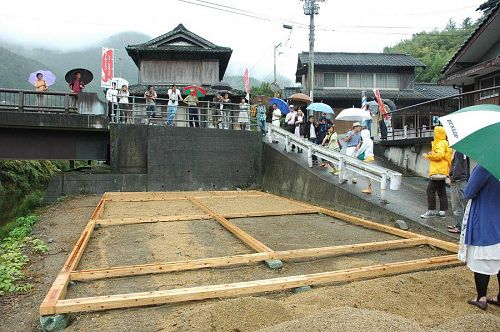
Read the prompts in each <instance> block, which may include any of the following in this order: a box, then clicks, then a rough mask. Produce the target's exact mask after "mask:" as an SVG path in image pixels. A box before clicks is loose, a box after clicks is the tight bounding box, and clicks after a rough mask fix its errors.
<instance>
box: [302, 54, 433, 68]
mask: <svg viewBox="0 0 500 332" xmlns="http://www.w3.org/2000/svg"><path fill="white" fill-rule="evenodd" d="M308 63H309V52H302V53H300V54H299V64H306V65H307V64H308ZM314 64H315V65H328V66H370V67H425V64H424V63H423V62H421V61H420V60H417V59H415V58H414V57H412V56H410V55H406V54H392V53H344V52H314Z"/></svg>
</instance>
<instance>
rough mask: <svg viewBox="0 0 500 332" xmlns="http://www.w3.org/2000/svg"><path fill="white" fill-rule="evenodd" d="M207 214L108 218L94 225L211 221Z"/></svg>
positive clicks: (98, 220) (99, 220) (97, 221)
mask: <svg viewBox="0 0 500 332" xmlns="http://www.w3.org/2000/svg"><path fill="white" fill-rule="evenodd" d="M211 218H212V217H211V216H210V215H208V214H192V215H182V216H154V217H150V218H110V219H97V220H96V224H100V225H101V226H113V225H131V224H142V223H155V222H174V221H190V220H205V219H211Z"/></svg>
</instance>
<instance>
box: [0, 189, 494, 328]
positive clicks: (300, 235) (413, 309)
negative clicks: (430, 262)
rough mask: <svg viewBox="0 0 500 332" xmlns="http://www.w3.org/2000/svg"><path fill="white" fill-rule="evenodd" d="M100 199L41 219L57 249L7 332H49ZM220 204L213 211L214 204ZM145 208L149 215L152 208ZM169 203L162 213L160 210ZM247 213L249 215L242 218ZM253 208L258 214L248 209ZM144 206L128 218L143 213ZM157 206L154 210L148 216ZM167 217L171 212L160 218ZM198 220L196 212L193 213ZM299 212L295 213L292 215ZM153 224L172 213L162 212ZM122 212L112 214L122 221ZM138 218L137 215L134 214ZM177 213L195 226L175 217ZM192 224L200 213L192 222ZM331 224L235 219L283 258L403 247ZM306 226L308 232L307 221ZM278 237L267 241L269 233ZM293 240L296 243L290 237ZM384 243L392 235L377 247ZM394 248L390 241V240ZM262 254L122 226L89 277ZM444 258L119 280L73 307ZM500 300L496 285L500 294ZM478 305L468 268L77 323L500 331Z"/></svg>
mask: <svg viewBox="0 0 500 332" xmlns="http://www.w3.org/2000/svg"><path fill="white" fill-rule="evenodd" d="M98 200H99V198H98V197H95V196H86V197H78V198H70V199H66V200H64V201H63V202H61V203H58V204H56V205H53V206H50V207H47V208H45V209H44V210H43V211H41V215H42V218H41V220H40V222H39V223H38V224H37V225H36V226H35V236H37V237H40V238H42V239H43V240H45V241H49V239H50V240H51V241H50V243H49V248H50V252H49V255H46V256H33V257H30V258H31V262H30V264H29V268H28V270H27V274H28V276H29V282H31V283H33V284H34V285H35V287H34V289H33V290H32V291H30V292H29V293H27V294H19V295H16V296H6V297H3V298H0V319H1V321H2V324H1V325H0V331H37V330H38V306H39V305H40V303H41V301H42V300H43V297H44V296H45V294H46V293H47V291H48V289H49V287H50V285H51V283H52V282H53V280H54V278H55V276H56V275H57V273H58V272H59V270H60V268H61V266H62V265H63V263H64V261H65V260H66V258H67V256H68V254H69V252H70V250H71V249H72V248H73V246H74V244H75V242H76V240H77V238H78V237H79V236H80V234H81V231H82V230H83V228H84V227H85V225H86V223H87V222H88V219H89V217H90V215H91V214H92V211H93V210H94V208H95V206H96V204H97V202H98ZM210 201H212V202H210ZM205 202H207V204H208V203H212V204H214V205H215V204H219V206H218V207H219V208H220V209H225V210H226V211H224V212H226V213H230V212H236V210H237V209H236V207H235V206H237V208H238V210H241V209H247V210H249V211H251V210H252V209H253V211H255V209H257V208H260V209H261V210H272V209H276V208H277V206H279V209H283V201H282V200H279V199H274V198H273V199H270V198H267V199H266V203H262V204H260V203H259V202H258V199H255V198H250V199H244V198H240V200H238V202H239V203H237V201H236V200H231V199H224V201H223V202H222V203H221V200H213V199H205ZM144 203H145V202H143V203H142V204H144ZM155 203H158V202H155ZM238 204H239V206H238ZM245 204H246V205H245ZM140 206H141V205H140V204H139V205H138V206H135V207H134V208H133V209H132V208H127V209H126V210H121V209H118V208H117V206H115V207H113V208H117V209H115V210H114V211H111V210H108V213H109V214H108V216H110V217H116V216H117V215H120V213H121V212H120V211H126V213H136V212H137V211H138V209H140ZM144 206H146V205H144ZM158 208H159V209H164V206H163V207H158ZM187 208H188V209H189V208H190V207H189V206H188V207H187ZM288 208H290V207H288ZM144 209H145V210H146V211H149V212H148V213H152V214H149V215H155V213H161V211H165V210H161V211H157V210H156V208H155V207H154V205H151V204H150V205H147V208H144ZM110 211H111V212H110ZM131 211H132V212H131ZM170 211H171V212H170V213H173V212H172V211H177V212H175V213H179V214H181V213H182V214H188V213H187V212H184V211H182V209H180V208H179V209H177V208H172V209H170ZM189 213H191V212H189ZM324 218H327V217H324V216H319V215H318V216H311V215H307V216H289V217H273V218H248V219H235V220H234V222H235V223H237V224H238V225H239V226H240V227H242V228H243V229H244V230H245V231H247V232H249V233H251V234H252V235H255V236H257V237H258V238H259V239H260V240H261V241H263V242H264V243H266V244H268V245H269V246H271V247H272V248H274V249H278V250H280V249H291V248H299V247H302V248H307V247H317V246H325V245H340V244H347V243H359V242H366V241H373V240H376V241H382V240H386V239H390V238H391V237H392V236H388V235H384V234H380V233H377V232H373V231H369V230H362V231H360V232H356V229H357V228H356V227H355V228H353V227H352V226H350V225H347V224H345V223H343V222H341V221H338V220H335V219H332V218H327V219H328V220H327V219H324ZM301 220H302V221H301ZM262 226H264V227H265V229H267V231H263V230H262V229H263V227H262ZM290 229H293V231H290ZM377 234H379V235H380V237H379V236H377ZM387 237H389V238H387ZM248 252H250V250H249V249H247V248H246V247H245V246H243V245H242V244H241V243H240V242H239V241H237V240H236V239H234V238H233V237H232V236H231V235H230V234H229V233H228V232H226V231H225V230H223V229H222V228H221V227H220V226H219V225H218V224H217V223H216V222H214V221H189V222H175V223H155V224H142V225H129V226H110V227H103V228H101V229H99V230H98V231H97V232H96V233H95V234H94V235H93V237H92V238H91V240H90V242H89V246H88V247H87V251H86V252H85V255H84V257H83V258H82V261H81V264H80V266H79V268H92V267H106V266H118V265H123V264H136V263H151V262H159V261H161V262H164V261H174V260H181V259H196V258H201V257H216V256H222V255H232V254H239V253H248ZM441 254H443V253H442V251H440V250H435V249H432V248H429V247H422V248H412V249H403V250H394V251H387V252H385V253H380V252H376V253H367V254H362V255H352V256H346V257H336V258H328V259H321V260H315V261H302V262H293V263H287V264H285V268H284V269H282V270H280V271H270V270H268V269H266V268H265V267H263V265H262V264H255V265H251V266H245V267H235V268H226V269H220V270H219V269H217V270H212V269H211V270H200V271H192V272H183V273H176V274H163V275H150V276H141V277H135V278H119V279H110V280H105V281H94V282H86V283H83V282H82V283H78V284H77V285H76V286H74V287H71V288H70V289H69V292H68V297H73V296H84V295H86V294H88V295H97V294H111V293H120V292H130V291H136V290H137V291H139V290H156V289H168V288H171V287H186V286H193V285H203V284H217V283H224V282H233V281H241V280H255V279H260V278H272V277H279V276H286V275H295V274H303V273H313V272H321V271H329V270H336V269H342V268H346V267H355V266H364V265H367V264H374V263H377V262H392V261H400V260H405V259H415V258H422V257H431V256H436V255H441ZM496 292H498V285H496V281H493V282H492V284H491V285H490V294H495V293H496ZM473 294H474V283H473V277H472V274H471V273H470V272H469V271H468V269H467V268H465V267H456V268H446V269H440V270H433V271H421V272H415V273H410V274H403V275H398V276H391V277H384V278H378V279H370V280H362V281H356V282H351V283H336V284H332V285H326V286H321V287H314V288H313V289H312V290H311V291H309V292H304V293H299V294H294V293H292V292H289V291H283V292H273V293H265V294H262V295H257V296H251V297H240V298H233V299H214V300H207V301H199V302H191V303H182V304H172V305H163V306H154V307H144V308H133V309H123V310H109V311H104V312H96V313H80V314H73V315H71V316H70V317H71V320H72V323H71V325H70V326H69V328H68V329H67V330H68V331H126V330H127V331H258V330H260V329H264V331H315V330H317V331H319V330H321V331H324V330H326V331H328V330H331V331H354V330H355V329H356V331H359V330H368V331H382V330H383V331H388V330H395V331H406V330H410V329H411V330H413V331H415V332H417V331H436V332H438V331H450V332H452V331H453V332H455V331H495V330H499V328H500V318H499V317H500V308H498V307H493V306H490V307H489V308H488V310H487V311H485V312H483V311H480V310H479V309H477V308H475V307H472V306H470V305H468V304H467V303H466V300H467V299H468V298H471V297H472V296H473Z"/></svg>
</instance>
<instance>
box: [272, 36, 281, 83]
mask: <svg viewBox="0 0 500 332" xmlns="http://www.w3.org/2000/svg"><path fill="white" fill-rule="evenodd" d="M280 46H281V43H279V44H278V45H276V46H274V81H273V82H274V84H277V83H278V81H277V79H276V51H277V50H278V47H280Z"/></svg>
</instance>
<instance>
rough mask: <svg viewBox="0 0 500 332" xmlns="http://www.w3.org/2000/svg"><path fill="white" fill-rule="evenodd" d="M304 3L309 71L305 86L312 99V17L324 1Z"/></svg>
mask: <svg viewBox="0 0 500 332" xmlns="http://www.w3.org/2000/svg"><path fill="white" fill-rule="evenodd" d="M302 1H304V14H305V15H309V69H308V71H307V74H308V75H307V76H308V78H307V86H308V88H309V97H310V98H311V100H313V99H314V15H318V14H319V2H324V1H325V0H302Z"/></svg>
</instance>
